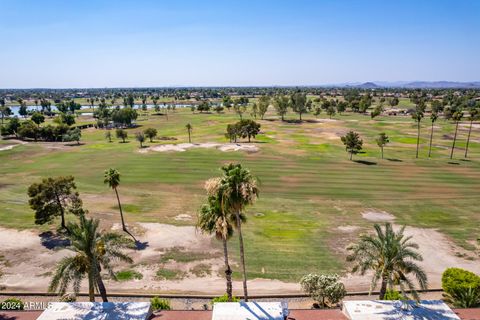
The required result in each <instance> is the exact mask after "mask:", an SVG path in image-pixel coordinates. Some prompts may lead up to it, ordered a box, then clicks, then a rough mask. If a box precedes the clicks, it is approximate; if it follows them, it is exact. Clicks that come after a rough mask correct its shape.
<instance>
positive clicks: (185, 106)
mask: <svg viewBox="0 0 480 320" xmlns="http://www.w3.org/2000/svg"><path fill="white" fill-rule="evenodd" d="M158 106H159V107H160V108H161V109H163V108H167V107H168V105H163V104H159V105H158ZM170 106H172V105H170ZM191 106H192V105H191V104H177V105H175V107H176V108H190V107H191ZM123 107H124V106H120V108H123ZM51 108H52V111H58V109H57V107H56V106H55V105H52V106H51ZM91 108H92V107H91V106H81V108H80V110H84V109H91ZM95 108H98V106H95ZM114 108H116V106H115V107H110V109H114ZM133 108H134V109H141V108H142V105H141V104H136V105H134V106H133ZM153 108H154V105H153V104H147V109H153ZM10 109H11V110H12V112H13V115H14V116H20V114H19V113H18V111H19V110H20V106H10ZM27 110H28V111H35V110H38V111H40V110H42V107H41V106H38V107H37V106H27ZM81 113H82V114H83V115H93V113H91V112H81Z"/></svg>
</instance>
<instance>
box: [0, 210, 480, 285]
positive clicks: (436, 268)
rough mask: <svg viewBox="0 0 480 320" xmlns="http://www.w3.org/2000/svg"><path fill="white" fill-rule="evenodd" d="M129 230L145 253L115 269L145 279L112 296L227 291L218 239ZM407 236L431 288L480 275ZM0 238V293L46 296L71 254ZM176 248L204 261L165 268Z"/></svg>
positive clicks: (422, 233) (28, 234)
mask: <svg viewBox="0 0 480 320" xmlns="http://www.w3.org/2000/svg"><path fill="white" fill-rule="evenodd" d="M363 216H364V218H366V219H368V220H369V221H377V222H385V221H393V219H394V216H393V215H391V214H389V213H386V212H375V211H373V210H371V211H367V212H364V213H363ZM182 218H184V217H182ZM185 218H186V217H185ZM130 227H131V229H132V230H134V232H135V234H136V235H137V238H138V240H139V241H140V242H141V243H143V244H144V248H143V249H142V250H135V251H133V250H132V251H130V252H129V254H130V256H131V257H132V258H133V259H134V261H135V265H134V266H127V265H118V266H117V268H116V269H117V270H122V269H125V268H130V269H134V270H136V271H138V272H140V273H141V274H142V275H143V278H142V279H140V280H130V281H124V282H116V281H113V280H107V281H106V282H107V288H108V289H109V290H111V291H115V292H151V293H204V294H222V292H223V291H224V287H225V283H224V278H223V276H222V272H223V258H222V254H221V252H219V250H218V248H217V247H216V246H214V245H213V241H215V240H214V239H212V238H211V237H209V236H206V235H203V234H201V233H199V232H197V231H196V230H195V227H193V226H173V225H168V224H159V223H139V224H136V225H132V226H130ZM395 228H399V226H397V225H395ZM112 229H119V226H118V225H114V226H113V227H112ZM338 231H340V232H341V233H343V234H347V233H353V232H358V227H356V226H350V225H343V226H339V227H338ZM405 233H406V235H409V236H410V235H411V236H413V241H414V242H416V243H418V244H419V246H420V249H419V251H420V253H421V254H422V256H423V257H424V261H422V262H420V264H421V265H422V266H423V267H424V269H425V270H426V272H427V274H428V277H429V283H430V288H440V287H441V274H442V273H443V271H444V270H445V269H446V268H448V267H459V268H464V269H467V270H470V271H472V272H475V273H480V264H478V262H477V261H472V260H469V259H468V258H466V257H468V255H469V253H468V252H465V250H463V249H462V248H460V247H458V246H456V245H454V243H453V242H452V241H450V239H448V238H447V237H446V236H445V235H443V234H442V233H440V232H438V231H436V230H433V229H422V228H414V227H407V228H406V230H405ZM0 238H1V239H2V240H3V241H2V245H3V250H2V254H3V256H4V257H5V260H6V264H5V266H4V267H3V272H4V275H3V277H2V278H0V287H5V289H6V290H8V291H30V292H32V291H37V292H45V291H46V288H47V287H48V284H49V281H50V277H51V272H52V270H54V267H55V264H56V263H57V262H58V261H59V260H60V259H62V258H63V257H65V256H67V255H68V254H71V253H70V251H69V250H66V249H64V248H56V249H48V248H47V247H46V246H44V245H42V238H41V237H40V236H39V235H38V234H37V233H36V232H34V231H31V230H24V231H18V230H13V229H5V228H0ZM172 248H181V249H182V250H185V251H187V252H192V254H195V253H202V254H203V258H201V260H200V261H196V260H195V261H188V262H176V261H168V262H165V261H163V262H162V261H161V256H162V255H163V254H165V253H166V252H168V250H170V249H172ZM200 263H201V264H205V265H208V266H210V267H211V272H210V274H209V275H204V276H200V277H199V276H195V275H194V274H192V273H191V272H190V270H191V269H192V268H193V267H195V266H196V265H198V264H200ZM161 267H166V268H169V269H173V270H179V271H181V272H184V273H185V275H184V276H183V277H181V278H180V279H178V280H159V279H158V278H157V277H156V272H157V270H158V268H161ZM235 267H237V266H235ZM319 272H321V270H319ZM343 280H344V282H345V284H346V287H347V289H348V290H349V291H364V290H368V288H369V286H370V282H369V281H370V278H369V277H368V275H367V276H359V275H346V276H344V277H343ZM234 288H235V292H237V294H239V293H241V283H240V282H239V281H235V282H234ZM249 288H250V291H251V293H252V294H270V293H279V292H281V293H298V292H300V287H299V285H298V284H297V283H286V282H282V281H279V280H267V279H252V280H249ZM84 289H85V288H84Z"/></svg>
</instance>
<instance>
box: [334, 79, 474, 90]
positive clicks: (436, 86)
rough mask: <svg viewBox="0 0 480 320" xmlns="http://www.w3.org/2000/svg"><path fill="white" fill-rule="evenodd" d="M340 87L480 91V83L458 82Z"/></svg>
mask: <svg viewBox="0 0 480 320" xmlns="http://www.w3.org/2000/svg"><path fill="white" fill-rule="evenodd" d="M337 86H339V87H352V88H360V89H376V88H407V89H415V88H419V89H445V88H446V89H448V88H462V89H470V88H471V89H480V81H472V82H457V81H412V82H408V81H397V82H382V81H376V82H364V83H345V84H338V85H337Z"/></svg>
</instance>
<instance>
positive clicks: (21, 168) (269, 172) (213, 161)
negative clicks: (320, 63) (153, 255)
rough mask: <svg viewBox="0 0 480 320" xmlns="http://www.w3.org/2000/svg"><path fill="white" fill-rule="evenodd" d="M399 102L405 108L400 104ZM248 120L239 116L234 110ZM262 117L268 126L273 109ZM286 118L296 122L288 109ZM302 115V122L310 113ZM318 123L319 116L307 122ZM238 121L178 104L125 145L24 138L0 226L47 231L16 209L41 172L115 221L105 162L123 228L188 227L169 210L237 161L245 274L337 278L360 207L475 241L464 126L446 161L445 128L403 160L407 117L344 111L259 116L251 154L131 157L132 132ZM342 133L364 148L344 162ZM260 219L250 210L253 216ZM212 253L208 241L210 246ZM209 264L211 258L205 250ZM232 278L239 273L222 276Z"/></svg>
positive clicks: (474, 147)
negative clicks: (245, 195)
mask: <svg viewBox="0 0 480 320" xmlns="http://www.w3.org/2000/svg"><path fill="white" fill-rule="evenodd" d="M401 105H402V106H410V104H409V101H403V100H401ZM245 117H248V113H246V114H245ZM266 118H267V119H277V117H276V115H275V113H274V111H273V110H270V111H269V113H268V114H267V116H266ZM286 118H287V119H297V118H298V116H297V115H294V114H291V113H290V114H288V115H287V117H286ZM304 118H305V119H311V120H313V119H314V117H313V116H311V115H305V117H304ZM322 118H323V119H324V118H326V116H325V115H321V116H320V117H319V119H322ZM237 120H238V116H236V115H235V114H234V113H233V112H226V113H223V114H198V113H196V114H192V112H191V111H190V110H181V109H178V110H177V111H176V112H175V113H171V114H170V115H169V118H168V120H166V119H165V118H164V117H161V116H149V117H148V118H146V117H142V118H141V119H139V121H138V123H139V124H140V125H141V127H140V128H136V129H129V130H128V132H129V139H128V141H129V142H128V143H119V141H118V140H117V139H114V141H113V142H112V143H109V142H107V141H106V139H105V138H104V134H105V131H104V130H95V129H88V130H84V131H83V132H82V139H83V142H84V143H85V144H84V145H82V146H78V147H76V146H75V147H62V144H61V143H60V144H57V145H58V146H60V147H61V148H57V149H51V148H47V147H46V146H45V145H44V144H34V143H30V144H28V145H23V146H19V147H16V148H13V149H12V150H8V151H0V173H1V174H0V224H1V225H2V226H4V227H11V228H19V229H25V228H39V229H41V230H44V229H48V228H54V227H55V226H56V225H57V223H58V222H55V223H54V225H52V226H42V227H40V226H35V225H34V223H33V212H32V211H31V210H30V209H29V207H28V197H27V195H26V191H27V188H28V186H29V185H30V184H31V183H33V182H36V181H39V180H40V179H41V178H43V177H47V176H58V175H73V176H75V180H76V183H77V186H78V191H79V192H80V195H81V196H82V199H83V201H84V205H85V207H86V209H88V210H89V211H90V214H92V215H94V216H97V217H99V218H101V220H102V223H118V222H119V221H118V210H117V207H116V205H117V203H116V198H115V194H114V192H113V191H112V190H111V189H109V188H108V186H106V185H104V183H103V173H104V171H105V169H107V168H109V167H115V168H117V169H118V170H119V171H120V173H121V184H120V186H119V188H118V191H119V194H120V198H121V200H122V204H123V209H124V213H125V218H126V220H127V221H128V222H129V223H133V222H135V221H137V222H158V223H170V224H183V225H185V224H190V225H191V224H193V223H194V219H192V220H191V221H177V220H175V219H174V218H175V217H176V216H177V215H179V214H189V215H191V216H192V217H195V215H196V212H197V211H198V208H199V207H200V205H201V204H202V202H203V201H204V200H205V192H204V190H203V183H204V181H205V180H206V179H208V178H210V177H213V176H216V175H219V174H220V171H219V167H220V166H221V165H222V164H224V163H226V162H229V161H234V162H241V163H242V164H243V165H244V166H245V167H247V168H249V169H250V170H251V171H252V173H253V174H254V175H255V176H257V177H258V179H259V181H260V185H259V187H260V198H259V199H258V201H257V202H256V204H255V205H254V206H252V207H249V208H248V209H247V215H248V222H247V224H246V225H245V227H244V228H243V230H244V234H245V249H246V257H247V270H248V273H249V277H251V278H254V277H261V278H269V279H274V278H276V279H283V280H288V281H297V280H298V279H299V278H300V277H301V276H302V275H303V274H305V273H307V272H342V271H344V270H345V269H346V267H347V266H346V264H345V260H344V258H345V254H344V247H345V246H346V245H347V244H348V243H349V242H350V241H353V240H354V239H355V238H356V237H357V235H358V233H359V232H362V231H365V230H367V229H369V228H371V224H372V223H371V222H369V221H366V220H364V219H362V217H361V212H362V211H364V210H367V209H374V210H385V211H387V212H390V213H392V214H394V215H395V216H396V217H397V222H398V223H404V224H408V225H411V226H419V227H428V228H436V229H438V230H439V231H441V232H443V233H445V234H446V235H447V236H449V237H450V238H451V239H453V240H454V241H456V243H457V244H459V245H461V246H463V247H465V248H468V249H471V248H472V245H471V243H472V242H473V241H475V240H476V238H477V237H478V230H479V229H480V217H479V216H478V190H480V161H479V159H480V143H479V142H478V141H479V140H480V131H479V130H478V128H477V129H474V131H473V132H472V142H471V148H470V152H469V159H470V161H461V160H460V159H461V157H462V156H463V151H464V150H463V148H464V143H465V138H466V134H467V131H466V129H465V128H461V130H459V133H458V143H457V146H458V149H457V150H456V151H455V155H456V157H458V159H457V160H454V161H450V159H449V154H450V147H451V144H452V141H451V140H450V139H448V138H446V137H448V136H452V135H453V130H454V126H453V124H452V123H450V122H448V121H444V120H439V121H438V122H437V123H436V124H435V126H436V127H435V131H434V142H433V145H434V148H433V155H432V158H431V159H428V158H427V153H428V142H429V134H430V123H429V120H428V119H427V118H425V119H424V120H423V121H422V123H421V125H422V126H421V140H420V152H419V159H415V148H416V134H417V131H416V130H417V128H416V125H415V123H414V121H413V120H412V119H411V118H410V117H407V116H390V117H386V116H382V117H378V118H376V119H374V120H371V119H370V117H369V116H364V115H358V114H351V113H346V114H344V115H336V116H335V117H334V120H337V121H333V122H332V121H326V122H323V123H307V122H304V123H302V124H295V123H287V122H284V123H282V122H281V121H277V120H276V121H267V120H264V121H261V120H258V121H259V122H260V123H261V125H262V128H261V130H262V132H264V133H265V135H259V136H258V137H257V139H256V141H258V142H259V143H258V144H257V146H258V147H259V148H260V152H258V153H252V154H247V153H243V152H221V151H217V150H213V149H192V150H188V151H186V152H178V153H160V152H147V153H139V152H138V150H139V148H138V143H137V142H136V141H135V140H134V138H133V137H134V133H135V132H136V131H139V130H143V129H145V128H147V127H155V128H157V129H158V131H159V135H160V136H169V137H175V138H176V139H177V140H175V141H163V140H162V141H161V140H155V141H154V142H153V143H150V142H147V143H146V145H147V146H156V145H160V144H168V143H183V142H187V141H188V135H187V132H186V130H185V124H186V123H191V124H192V126H193V135H192V139H193V142H195V143H200V142H225V141H226V140H225V138H224V136H223V134H224V131H225V127H226V125H227V124H228V123H232V122H235V121H237ZM348 130H355V131H357V132H359V133H360V135H361V137H362V139H363V140H364V153H362V154H359V155H356V156H354V160H361V161H362V162H352V161H349V160H348V155H347V153H346V152H345V150H344V147H343V145H342V144H341V141H340V139H339V138H336V137H335V136H333V137H329V134H336V135H338V134H342V133H344V132H346V131H348ZM380 132H386V133H387V135H388V136H389V137H390V141H391V143H390V144H388V145H387V146H386V147H385V158H386V159H384V160H382V159H380V150H379V148H378V146H377V145H376V143H375V138H376V137H377V136H378V134H379V133H380ZM258 213H260V214H258ZM340 225H354V226H359V227H360V229H359V230H358V232H356V233H352V234H344V233H339V231H338V229H337V227H338V226H340ZM237 241H238V240H237V237H236V236H234V237H233V238H232V240H231V241H230V242H229V248H230V253H231V254H232V260H233V262H234V263H238V261H239V260H238V259H239V257H238V242H237ZM215 243H216V245H218V248H219V249H220V243H218V242H216V241H215ZM215 254H216V255H217V256H216V257H218V253H215ZM210 257H211V254H210V253H208V252H205V253H204V252H200V253H199V252H192V250H189V249H188V248H174V249H172V250H168V251H166V252H165V253H164V254H163V255H161V257H160V260H161V261H160V262H162V263H166V262H168V261H175V262H176V263H189V262H193V261H201V260H205V259H209V258H210ZM162 270H164V269H161V270H160V271H159V272H160V274H161V275H162V274H164V273H165V274H166V277H175V276H176V272H175V270H168V269H165V270H166V271H165V270H164V271H162ZM234 276H235V277H238V276H239V275H238V274H237V273H235V274H234Z"/></svg>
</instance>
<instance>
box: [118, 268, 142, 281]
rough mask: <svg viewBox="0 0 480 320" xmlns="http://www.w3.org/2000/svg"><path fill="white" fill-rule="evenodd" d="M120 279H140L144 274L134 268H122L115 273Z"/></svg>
mask: <svg viewBox="0 0 480 320" xmlns="http://www.w3.org/2000/svg"><path fill="white" fill-rule="evenodd" d="M115 276H116V278H117V280H118V281H128V280H133V279H135V280H140V279H142V278H143V275H142V274H141V273H140V272H137V271H134V270H122V271H119V272H117V273H116V274H115Z"/></svg>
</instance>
